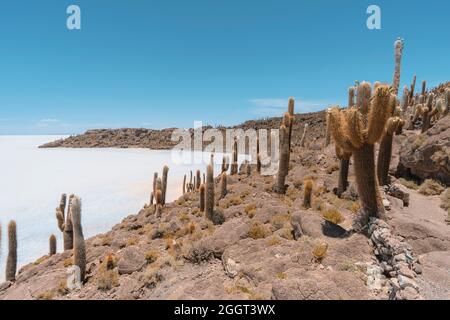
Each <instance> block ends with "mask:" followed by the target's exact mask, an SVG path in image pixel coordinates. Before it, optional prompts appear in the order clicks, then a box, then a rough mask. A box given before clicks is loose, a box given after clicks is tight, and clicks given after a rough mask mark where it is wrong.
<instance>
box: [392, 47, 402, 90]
mask: <svg viewBox="0 0 450 320" xmlns="http://www.w3.org/2000/svg"><path fill="white" fill-rule="evenodd" d="M394 47H395V70H394V79H393V80H392V90H393V93H394V95H395V96H397V94H398V89H399V86H400V66H401V61H402V52H403V40H402V39H397V40H396V41H395V43H394Z"/></svg>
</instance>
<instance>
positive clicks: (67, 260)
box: [63, 257, 73, 268]
mask: <svg viewBox="0 0 450 320" xmlns="http://www.w3.org/2000/svg"><path fill="white" fill-rule="evenodd" d="M71 265H73V259H72V257H70V258H67V259H66V260H64V262H63V266H64V268H68V267H70V266H71Z"/></svg>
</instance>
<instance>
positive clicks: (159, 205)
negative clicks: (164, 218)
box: [155, 189, 162, 218]
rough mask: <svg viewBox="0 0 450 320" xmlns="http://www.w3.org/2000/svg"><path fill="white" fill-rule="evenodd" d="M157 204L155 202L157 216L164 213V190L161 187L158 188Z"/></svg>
mask: <svg viewBox="0 0 450 320" xmlns="http://www.w3.org/2000/svg"><path fill="white" fill-rule="evenodd" d="M155 199H156V204H155V216H156V217H158V218H159V217H161V214H162V191H161V190H160V189H157V190H156V196H155Z"/></svg>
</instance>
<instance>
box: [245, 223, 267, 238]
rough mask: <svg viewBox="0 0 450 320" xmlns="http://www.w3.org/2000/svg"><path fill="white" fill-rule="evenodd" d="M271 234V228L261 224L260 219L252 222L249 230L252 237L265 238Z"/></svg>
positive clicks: (249, 235)
mask: <svg viewBox="0 0 450 320" xmlns="http://www.w3.org/2000/svg"><path fill="white" fill-rule="evenodd" d="M269 234H270V232H269V230H267V228H266V226H265V225H263V224H261V223H260V222H258V221H255V222H253V223H252V224H251V226H250V228H249V230H248V233H247V235H248V237H250V238H252V239H255V240H256V239H263V238H265V237H267V236H268V235H269Z"/></svg>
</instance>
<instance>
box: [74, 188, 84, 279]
mask: <svg viewBox="0 0 450 320" xmlns="http://www.w3.org/2000/svg"><path fill="white" fill-rule="evenodd" d="M71 212H72V213H71V216H72V224H73V264H74V265H75V266H77V267H78V268H79V269H80V281H81V282H83V281H84V278H85V275H86V245H85V243H84V236H83V228H82V226H81V199H80V198H79V197H73V199H72V206H71Z"/></svg>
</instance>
